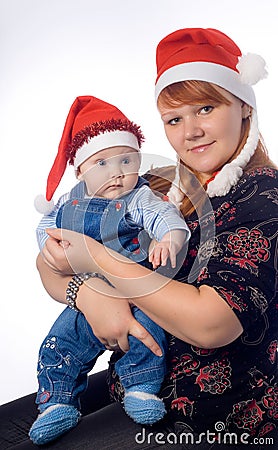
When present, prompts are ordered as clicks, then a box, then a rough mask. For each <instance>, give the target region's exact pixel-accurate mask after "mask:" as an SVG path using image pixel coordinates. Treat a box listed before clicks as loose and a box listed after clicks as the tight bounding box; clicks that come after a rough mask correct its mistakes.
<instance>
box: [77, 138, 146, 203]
mask: <svg viewBox="0 0 278 450" xmlns="http://www.w3.org/2000/svg"><path fill="white" fill-rule="evenodd" d="M139 167H140V155H139V153H138V152H137V151H136V150H134V149H132V148H131V147H120V146H117V147H111V148H106V149H104V150H101V151H99V152H97V153H96V154H95V155H92V156H90V158H88V159H86V161H84V162H83V163H82V164H81V165H80V166H79V169H78V178H79V179H80V180H83V181H85V184H86V188H87V193H88V195H89V196H92V197H104V198H108V199H109V200H113V199H114V198H118V197H120V196H122V195H123V194H125V193H127V192H129V191H131V190H132V189H134V187H135V186H136V183H137V180H138V171H139Z"/></svg>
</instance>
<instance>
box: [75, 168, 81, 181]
mask: <svg viewBox="0 0 278 450" xmlns="http://www.w3.org/2000/svg"><path fill="white" fill-rule="evenodd" d="M75 175H76V178H77V179H78V180H80V181H81V180H82V173H81V172H80V169H79V167H78V169H77V170H76V171H75Z"/></svg>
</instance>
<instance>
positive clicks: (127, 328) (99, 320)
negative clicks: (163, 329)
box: [76, 278, 162, 356]
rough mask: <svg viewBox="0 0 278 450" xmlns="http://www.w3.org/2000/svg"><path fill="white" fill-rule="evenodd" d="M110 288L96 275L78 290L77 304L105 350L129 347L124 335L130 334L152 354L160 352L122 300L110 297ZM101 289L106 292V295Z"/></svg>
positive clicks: (124, 349)
mask: <svg viewBox="0 0 278 450" xmlns="http://www.w3.org/2000/svg"><path fill="white" fill-rule="evenodd" d="M113 290H114V288H112V287H111V286H108V285H106V283H104V282H103V281H101V280H99V279H98V278H92V279H90V286H89V285H88V283H84V285H82V287H81V288H80V290H79V293H78V298H77V302H76V304H77V307H78V308H79V309H80V310H81V311H82V313H83V314H84V316H85V317H86V319H87V321H88V323H89V324H90V326H91V328H92V330H93V332H94V335H95V336H96V337H97V338H98V339H99V340H100V342H102V343H103V344H104V345H105V346H106V347H107V348H108V349H109V350H115V347H119V348H120V349H121V350H123V351H124V352H126V351H128V350H129V344H128V335H129V334H130V335H132V336H134V337H135V338H137V339H139V340H140V341H141V342H142V343H143V344H144V345H146V346H147V347H148V348H149V349H150V350H151V351H152V352H153V353H154V354H156V355H157V356H161V355H162V352H161V349H160V347H159V346H158V345H157V343H156V341H155V340H154V338H153V337H152V336H151V335H150V334H149V332H148V331H147V330H146V329H145V328H144V327H143V326H142V325H141V324H140V323H139V322H137V320H136V319H135V318H134V316H133V315H132V311H131V309H130V304H129V302H128V301H127V300H126V299H123V298H119V295H118V298H115V297H111V296H109V295H111V293H113ZM104 292H107V293H109V294H108V295H106V294H105V293H104Z"/></svg>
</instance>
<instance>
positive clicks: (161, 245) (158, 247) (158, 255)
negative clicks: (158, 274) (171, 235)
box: [149, 241, 177, 269]
mask: <svg viewBox="0 0 278 450" xmlns="http://www.w3.org/2000/svg"><path fill="white" fill-rule="evenodd" d="M176 254H177V248H176V245H175V244H174V243H173V242H171V241H161V242H155V243H154V244H153V248H152V249H151V251H150V254H149V262H150V263H152V265H153V268H154V269H157V268H158V267H159V266H166V263H167V259H168V258H169V257H170V262H171V265H172V267H173V268H175V267H176Z"/></svg>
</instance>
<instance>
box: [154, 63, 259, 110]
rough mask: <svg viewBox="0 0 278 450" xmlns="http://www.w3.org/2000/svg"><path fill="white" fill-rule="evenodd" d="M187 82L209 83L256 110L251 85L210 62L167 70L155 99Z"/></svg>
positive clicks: (183, 65)
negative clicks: (179, 83)
mask: <svg viewBox="0 0 278 450" xmlns="http://www.w3.org/2000/svg"><path fill="white" fill-rule="evenodd" d="M187 80H198V81H207V82H209V83H214V84H216V85H217V86H220V87H222V88H223V89H226V90H227V91H229V92H231V94H234V95H235V96H236V97H238V98H240V99H241V100H243V101H244V102H245V103H247V104H248V105H250V106H252V108H254V109H256V98H255V94H254V91H253V89H252V87H251V86H249V84H243V82H242V79H241V75H240V74H239V73H238V72H236V71H235V70H232V69H230V68H229V67H225V66H222V65H219V64H215V63H210V62H202V61H200V62H199V61H198V62H189V63H184V64H179V65H177V66H173V67H171V68H170V69H168V70H166V71H165V72H164V73H163V74H162V75H161V76H160V78H159V79H158V81H157V83H156V86H155V99H156V101H157V99H158V96H159V94H160V92H161V91H162V90H163V89H164V88H165V87H167V86H169V85H170V84H172V83H177V82H179V81H187Z"/></svg>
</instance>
